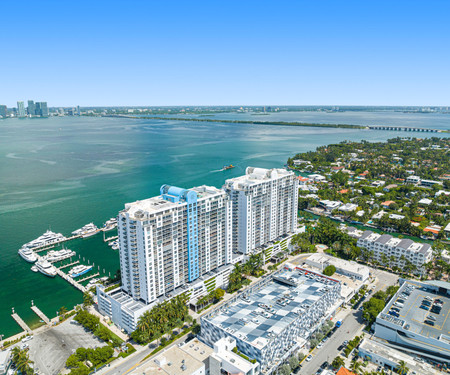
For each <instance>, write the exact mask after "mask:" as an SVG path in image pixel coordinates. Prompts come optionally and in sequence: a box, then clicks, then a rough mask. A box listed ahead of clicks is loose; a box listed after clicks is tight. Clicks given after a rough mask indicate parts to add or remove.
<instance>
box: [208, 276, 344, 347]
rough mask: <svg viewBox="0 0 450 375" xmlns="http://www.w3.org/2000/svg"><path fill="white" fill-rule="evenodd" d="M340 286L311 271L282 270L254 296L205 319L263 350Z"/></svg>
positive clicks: (246, 297)
mask: <svg viewBox="0 0 450 375" xmlns="http://www.w3.org/2000/svg"><path fill="white" fill-rule="evenodd" d="M336 283H339V282H338V281H337V280H335V279H332V278H328V277H326V276H323V275H320V274H318V273H315V272H311V271H308V270H301V269H300V270H283V271H281V272H280V273H278V274H277V275H276V276H274V279H273V280H271V281H270V282H268V284H267V285H265V286H263V287H262V288H261V289H259V290H257V291H256V292H254V293H252V294H244V293H243V294H242V296H241V297H240V298H239V299H237V300H236V301H235V302H234V303H232V304H231V305H230V306H228V307H226V308H225V309H221V310H217V313H215V312H214V313H213V314H211V315H210V316H205V317H203V319H206V320H208V321H209V322H210V323H212V324H214V325H215V326H217V327H220V328H221V329H223V330H224V331H225V332H227V333H228V334H229V335H230V336H234V337H235V338H237V339H239V340H242V341H245V342H247V343H248V344H250V345H252V346H254V347H256V348H258V349H262V348H264V347H265V346H266V345H267V344H268V343H269V342H270V340H274V339H276V337H277V336H278V335H279V334H280V333H281V332H282V331H283V330H284V329H285V328H286V327H287V326H288V325H290V324H291V323H292V322H293V321H294V320H295V319H297V317H298V316H299V314H303V313H305V312H307V311H308V309H309V308H310V307H311V306H312V305H313V304H314V303H315V302H316V301H318V300H319V299H320V298H321V297H322V296H323V295H324V294H325V293H327V292H328V291H329V290H330V289H331V287H332V286H334V285H336Z"/></svg>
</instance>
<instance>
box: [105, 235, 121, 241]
mask: <svg viewBox="0 0 450 375" xmlns="http://www.w3.org/2000/svg"><path fill="white" fill-rule="evenodd" d="M118 238H119V236H112V237H108V238H103V241H105V242H109V241H113V240H117V239H118Z"/></svg>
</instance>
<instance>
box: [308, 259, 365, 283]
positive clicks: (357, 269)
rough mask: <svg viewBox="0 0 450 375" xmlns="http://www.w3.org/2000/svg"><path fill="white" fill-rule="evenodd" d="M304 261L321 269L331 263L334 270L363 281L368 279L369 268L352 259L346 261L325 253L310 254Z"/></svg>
mask: <svg viewBox="0 0 450 375" xmlns="http://www.w3.org/2000/svg"><path fill="white" fill-rule="evenodd" d="M305 263H306V264H307V265H309V266H312V267H315V268H317V269H318V270H321V271H323V270H324V269H325V268H326V267H327V266H330V265H333V266H335V267H336V272H337V273H339V274H341V275H345V276H348V277H350V278H354V279H357V280H360V281H362V282H365V281H366V280H368V279H369V276H370V269H369V267H366V266H363V265H361V264H358V263H356V262H353V261H348V260H344V259H340V258H335V257H332V256H330V255H326V254H320V253H316V254H312V255H311V256H309V257H308V258H306V259H305Z"/></svg>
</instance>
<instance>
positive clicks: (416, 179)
mask: <svg viewBox="0 0 450 375" xmlns="http://www.w3.org/2000/svg"><path fill="white" fill-rule="evenodd" d="M405 184H412V185H418V184H420V177H419V176H408V177H406V180H405Z"/></svg>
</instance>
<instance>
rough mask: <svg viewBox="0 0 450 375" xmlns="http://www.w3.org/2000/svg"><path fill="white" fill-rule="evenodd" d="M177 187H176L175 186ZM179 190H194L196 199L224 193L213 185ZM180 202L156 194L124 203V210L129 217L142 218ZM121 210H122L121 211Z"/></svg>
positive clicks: (177, 204)
mask: <svg viewBox="0 0 450 375" xmlns="http://www.w3.org/2000/svg"><path fill="white" fill-rule="evenodd" d="M177 189H178V188H177ZM179 190H180V191H181V190H182V191H181V192H183V191H188V192H192V191H193V192H195V194H196V195H197V199H199V200H200V199H206V198H210V197H213V196H217V195H220V194H224V192H223V190H221V189H218V188H216V187H214V186H206V185H202V186H197V187H194V188H192V189H187V190H184V189H179ZM180 203H184V202H182V201H180V202H171V201H169V200H166V199H164V197H163V196H162V195H158V196H156V197H151V198H148V199H144V200H141V201H136V202H132V203H127V204H125V210H124V211H125V212H127V213H128V214H129V215H130V217H132V218H134V219H137V220H142V219H143V218H146V217H148V215H152V214H155V213H158V212H162V211H166V210H169V209H171V208H176V207H179V206H180ZM122 212H123V211H122Z"/></svg>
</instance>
